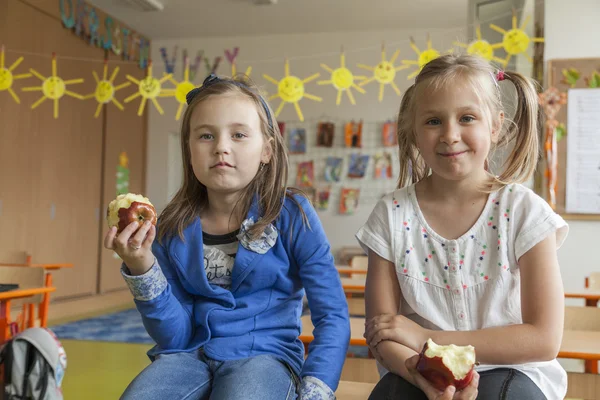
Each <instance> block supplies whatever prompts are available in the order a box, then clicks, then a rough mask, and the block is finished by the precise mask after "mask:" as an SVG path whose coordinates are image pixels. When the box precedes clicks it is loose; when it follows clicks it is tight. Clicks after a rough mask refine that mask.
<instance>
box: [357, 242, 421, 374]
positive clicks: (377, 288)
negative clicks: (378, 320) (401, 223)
mask: <svg viewBox="0 0 600 400" xmlns="http://www.w3.org/2000/svg"><path fill="white" fill-rule="evenodd" d="M400 296H401V293H400V285H399V284H398V278H397V277H396V267H395V266H394V263H392V262H391V261H388V260H386V259H385V258H383V257H381V256H379V255H378V254H377V253H375V252H374V251H372V250H369V269H368V272H367V284H366V287H365V307H366V313H367V321H368V320H370V319H371V318H373V317H376V316H378V315H382V314H392V315H396V314H397V313H398V308H399V305H400ZM373 353H374V354H375V355H376V358H377V359H378V360H379V362H380V363H381V364H383V366H384V367H385V368H386V369H387V370H388V371H390V372H393V373H395V374H396V375H400V376H401V377H403V378H404V379H406V380H407V381H409V382H410V383H412V384H413V385H415V382H414V380H413V377H412V375H411V374H409V372H408V370H407V369H406V365H405V361H406V360H407V359H408V358H410V357H412V356H414V355H415V354H417V353H416V352H415V351H413V350H411V349H409V348H408V347H406V346H404V345H402V344H400V343H397V342H394V341H391V340H384V341H381V342H379V344H378V345H377V346H376V347H375V348H374V349H373Z"/></svg>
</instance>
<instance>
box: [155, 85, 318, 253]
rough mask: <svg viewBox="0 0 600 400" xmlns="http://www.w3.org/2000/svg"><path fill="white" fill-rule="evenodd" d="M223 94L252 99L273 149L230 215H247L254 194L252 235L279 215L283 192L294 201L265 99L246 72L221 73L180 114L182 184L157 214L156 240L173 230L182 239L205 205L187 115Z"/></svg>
mask: <svg viewBox="0 0 600 400" xmlns="http://www.w3.org/2000/svg"><path fill="white" fill-rule="evenodd" d="M240 83H241V84H242V85H240ZM225 94H234V95H238V96H241V97H245V98H248V99H250V100H251V101H252V102H253V103H254V105H255V106H256V111H257V112H258V115H259V117H260V126H261V131H262V133H263V136H264V139H265V141H266V142H270V143H269V145H270V146H271V150H272V155H271V159H270V162H269V163H268V164H264V165H262V166H261V168H260V169H259V170H258V172H257V174H256V176H255V177H254V179H252V181H251V182H250V183H249V184H248V186H246V188H245V189H244V190H243V191H242V194H241V195H240V198H239V199H238V201H237V203H236V205H235V207H234V210H233V212H232V216H233V215H235V213H236V212H237V213H238V214H237V215H240V216H242V217H244V216H246V215H247V214H248V211H249V210H250V207H251V206H252V202H253V201H254V197H255V196H256V197H257V199H258V206H259V212H260V219H258V221H255V224H254V225H253V226H252V227H251V228H250V229H249V233H250V235H251V237H253V238H256V237H258V236H260V235H261V234H262V233H263V232H264V230H265V228H266V227H267V226H268V225H269V224H271V223H272V222H273V221H275V220H276V219H277V218H278V217H279V215H280V213H281V210H282V208H283V205H284V204H283V200H284V198H285V197H286V196H287V197H290V198H291V199H292V200H293V201H296V200H295V199H294V197H293V194H296V193H298V192H297V191H295V190H293V189H289V188H288V187H287V180H288V154H287V149H286V147H285V145H284V143H283V138H282V136H281V132H280V131H279V126H278V125H277V122H276V121H275V119H274V118H273V117H271V120H270V121H269V117H268V116H267V113H266V111H265V107H266V108H268V111H269V114H270V116H273V115H274V114H273V111H272V110H271V108H270V107H269V105H268V104H267V103H266V102H263V101H262V100H261V97H260V96H261V95H260V93H259V91H258V88H257V87H256V85H254V84H253V83H252V82H251V81H250V79H249V78H248V77H246V76H245V75H239V76H236V77H234V78H223V77H221V78H219V79H218V82H216V83H211V84H210V85H207V86H206V87H204V88H202V89H201V90H199V91H198V93H197V94H196V95H195V97H194V98H193V100H191V102H190V104H189V105H188V107H187V109H186V111H185V114H184V115H183V122H182V125H181V158H182V161H183V184H182V185H181V188H180V189H179V191H178V192H177V193H176V194H175V196H174V197H173V199H172V200H171V201H170V202H169V204H168V205H167V207H166V208H165V209H164V210H163V212H162V213H161V215H160V218H159V230H158V240H159V242H161V241H162V239H163V238H165V237H170V236H175V234H176V233H177V234H178V235H179V237H180V238H181V239H182V240H183V239H184V237H183V230H184V229H185V227H187V226H188V225H189V224H190V223H192V222H193V220H194V219H195V218H197V217H199V216H200V213H201V212H202V211H203V210H205V209H206V207H207V206H208V194H207V190H206V186H204V185H203V184H202V183H200V181H198V179H197V178H196V176H195V175H194V171H193V169H192V163H191V154H190V148H189V139H190V119H191V116H192V113H193V112H194V110H195V109H196V107H198V105H199V104H200V103H202V102H203V101H204V100H206V99H207V98H209V97H211V96H219V95H225ZM296 203H297V202H296ZM300 210H301V211H300V212H301V214H302V219H303V222H305V223H306V215H305V214H304V211H303V210H302V208H300Z"/></svg>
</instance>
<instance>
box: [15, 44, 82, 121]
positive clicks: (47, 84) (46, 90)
mask: <svg viewBox="0 0 600 400" xmlns="http://www.w3.org/2000/svg"><path fill="white" fill-rule="evenodd" d="M29 71H30V72H31V73H32V74H33V75H34V76H36V77H37V78H39V79H40V80H41V81H42V86H33V87H26V88H23V89H22V90H23V91H24V92H36V91H41V92H42V93H43V96H42V97H40V98H39V99H38V100H37V101H36V102H35V103H33V104H32V105H31V109H32V110H33V109H35V108H36V107H37V106H39V105H40V104H42V103H43V102H44V101H45V100H47V99H50V100H53V101H54V118H55V119H56V118H58V101H59V100H60V99H61V97H63V96H64V95H65V94H66V95H68V96H71V97H74V98H76V99H79V100H83V96H82V95H80V94H77V93H73V92H71V91H70V90H67V88H66V86H67V85H71V84H74V83H82V82H83V79H81V78H79V79H71V80H68V81H64V80H63V79H62V78H61V77H59V76H58V75H56V54H55V53H52V75H51V76H49V77H47V78H46V77H44V76H42V75H41V74H40V73H39V72H37V71H36V70H34V69H33V68H30V69H29Z"/></svg>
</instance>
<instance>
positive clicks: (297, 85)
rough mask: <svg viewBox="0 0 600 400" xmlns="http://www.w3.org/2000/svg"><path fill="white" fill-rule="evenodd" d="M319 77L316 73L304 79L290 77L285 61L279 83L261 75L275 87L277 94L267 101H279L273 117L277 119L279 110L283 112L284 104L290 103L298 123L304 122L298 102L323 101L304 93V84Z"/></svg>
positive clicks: (287, 63) (288, 65)
mask: <svg viewBox="0 0 600 400" xmlns="http://www.w3.org/2000/svg"><path fill="white" fill-rule="evenodd" d="M319 76H320V74H319V73H316V74H314V75H311V76H309V77H308V78H306V79H300V78H298V77H296V76H293V75H290V64H289V62H288V60H287V59H286V60H285V76H284V77H283V78H282V79H281V80H280V81H277V80H276V79H274V78H272V77H271V76H269V75H267V74H263V77H264V78H265V79H266V80H268V81H269V82H271V83H274V84H275V85H277V94H274V95H273V96H271V97H270V98H269V100H273V99H276V98H280V99H281V104H280V105H279V107H277V111H275V117H279V114H281V110H283V106H284V105H285V103H291V104H293V105H294V107H295V108H296V113H297V114H298V118H299V119H300V121H304V116H303V115H302V110H301V109H300V105H299V104H298V103H299V101H300V100H302V98H303V97H306V98H307V99H310V100H313V101H319V102H320V101H323V99H322V98H320V97H318V96H314V95H312V94H308V93H306V92H305V91H304V84H306V83H308V82H310V81H313V80H315V79H317V78H318V77H319Z"/></svg>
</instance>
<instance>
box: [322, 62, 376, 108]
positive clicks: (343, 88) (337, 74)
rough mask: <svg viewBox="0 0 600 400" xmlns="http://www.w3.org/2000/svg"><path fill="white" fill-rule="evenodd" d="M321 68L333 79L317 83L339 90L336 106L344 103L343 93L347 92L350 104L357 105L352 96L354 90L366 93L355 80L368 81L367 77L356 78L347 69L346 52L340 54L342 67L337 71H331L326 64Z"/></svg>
mask: <svg viewBox="0 0 600 400" xmlns="http://www.w3.org/2000/svg"><path fill="white" fill-rule="evenodd" d="M321 67H322V68H323V69H324V70H325V71H327V72H329V73H330V74H331V79H329V80H326V81H319V82H317V83H318V84H319V85H333V87H334V88H335V89H337V98H336V100H335V104H336V105H338V106H339V105H340V103H341V102H342V93H344V92H346V94H347V95H348V99H350V103H351V104H352V105H355V104H356V101H355V100H354V95H353V94H352V88H354V89H356V91H357V92H359V93H363V94H364V93H366V92H365V90H364V89H363V88H361V87H360V86H358V85H356V83H354V80H355V79H358V80H364V79H367V77H366V76H361V75H359V76H354V75H353V74H352V71H350V70H349V69H348V68H346V56H345V55H344V50H342V53H341V54H340V66H339V67H338V68H336V69H331V68H329V67H328V66H327V65H325V64H321Z"/></svg>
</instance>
